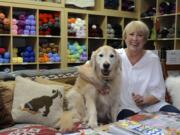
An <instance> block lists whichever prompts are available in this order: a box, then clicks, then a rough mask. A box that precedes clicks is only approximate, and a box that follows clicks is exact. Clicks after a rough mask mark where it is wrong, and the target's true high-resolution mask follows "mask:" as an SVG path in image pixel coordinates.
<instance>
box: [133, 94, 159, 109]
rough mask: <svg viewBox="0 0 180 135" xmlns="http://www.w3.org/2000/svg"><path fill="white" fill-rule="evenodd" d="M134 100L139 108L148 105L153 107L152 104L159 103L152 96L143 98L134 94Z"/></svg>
mask: <svg viewBox="0 0 180 135" xmlns="http://www.w3.org/2000/svg"><path fill="white" fill-rule="evenodd" d="M132 98H133V100H134V102H135V103H136V105H137V106H139V107H143V106H146V105H152V104H155V103H157V102H159V100H158V99H157V98H156V97H154V96H152V95H150V96H142V95H139V94H135V93H132Z"/></svg>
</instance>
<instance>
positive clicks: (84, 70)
mask: <svg viewBox="0 0 180 135" xmlns="http://www.w3.org/2000/svg"><path fill="white" fill-rule="evenodd" d="M78 72H79V76H80V77H81V78H82V79H83V80H85V81H87V82H88V83H90V84H92V85H93V86H94V87H95V88H96V89H97V91H98V92H99V93H100V94H102V95H106V94H109V92H110V87H109V86H108V85H107V84H106V83H104V82H103V81H99V79H98V78H97V77H96V75H95V74H94V71H93V69H92V67H91V66H90V65H89V63H86V64H84V65H81V66H79V68H78Z"/></svg>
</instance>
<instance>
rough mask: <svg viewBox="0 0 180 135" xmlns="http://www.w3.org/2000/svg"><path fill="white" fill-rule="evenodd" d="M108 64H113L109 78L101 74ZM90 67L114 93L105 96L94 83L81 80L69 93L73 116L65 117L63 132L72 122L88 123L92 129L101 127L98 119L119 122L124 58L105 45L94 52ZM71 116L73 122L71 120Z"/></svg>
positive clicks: (61, 125)
mask: <svg viewBox="0 0 180 135" xmlns="http://www.w3.org/2000/svg"><path fill="white" fill-rule="evenodd" d="M112 55H113V56H114V57H112ZM101 56H102V57H101ZM104 63H109V64H110V66H109V69H110V71H111V72H110V73H109V75H108V76H106V75H104V74H103V73H102V72H101V70H102V69H103V64H104ZM90 66H91V67H92V68H93V71H94V73H95V75H96V76H95V77H96V78H97V80H98V81H100V82H105V85H108V86H109V87H110V90H109V91H110V92H109V94H107V95H102V94H100V93H98V91H97V90H96V88H95V87H94V86H93V85H92V84H91V83H89V82H87V81H85V80H83V79H82V78H81V77H78V78H77V80H76V83H75V85H74V86H73V88H72V89H71V90H70V91H69V92H68V93H67V94H66V98H67V100H68V108H69V110H70V112H71V113H69V114H66V116H67V115H69V116H67V117H61V120H60V127H61V130H66V129H70V128H72V126H73V124H72V123H74V122H75V121H81V122H85V123H86V124H87V125H88V126H89V127H91V128H94V127H96V126H97V124H98V122H97V120H98V119H100V120H101V119H107V118H108V119H110V120H111V121H116V117H117V109H118V105H119V104H118V103H119V101H118V100H119V92H120V88H119V86H120V85H119V84H120V82H121V68H120V67H121V61H120V56H119V55H118V54H117V52H116V51H115V50H114V49H113V48H112V47H109V46H106V45H105V46H103V47H100V48H99V49H97V50H96V51H95V52H93V54H92V56H91V60H90ZM87 72H88V71H87ZM105 80H108V81H107V82H106V81H105ZM68 117H69V119H67V118H68ZM72 117H73V118H72ZM67 121H68V122H67Z"/></svg>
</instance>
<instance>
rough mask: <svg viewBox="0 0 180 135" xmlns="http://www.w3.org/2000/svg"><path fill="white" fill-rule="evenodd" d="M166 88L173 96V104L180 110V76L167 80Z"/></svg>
mask: <svg viewBox="0 0 180 135" xmlns="http://www.w3.org/2000/svg"><path fill="white" fill-rule="evenodd" d="M166 87H167V90H168V92H169V94H170V96H171V100H172V104H173V105H174V106H175V107H177V108H178V109H180V98H179V95H180V76H178V77H172V76H171V77H168V78H167V80H166Z"/></svg>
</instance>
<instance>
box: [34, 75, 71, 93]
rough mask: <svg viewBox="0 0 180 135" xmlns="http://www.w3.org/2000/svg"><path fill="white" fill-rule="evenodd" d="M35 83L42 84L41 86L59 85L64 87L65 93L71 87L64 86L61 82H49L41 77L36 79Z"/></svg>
mask: <svg viewBox="0 0 180 135" xmlns="http://www.w3.org/2000/svg"><path fill="white" fill-rule="evenodd" d="M35 81H36V82H38V83H42V84H55V85H60V86H62V87H64V91H65V92H66V91H68V90H69V89H71V88H72V85H70V84H66V83H62V82H57V81H54V80H53V81H51V80H48V79H44V78H42V77H36V78H35Z"/></svg>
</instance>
